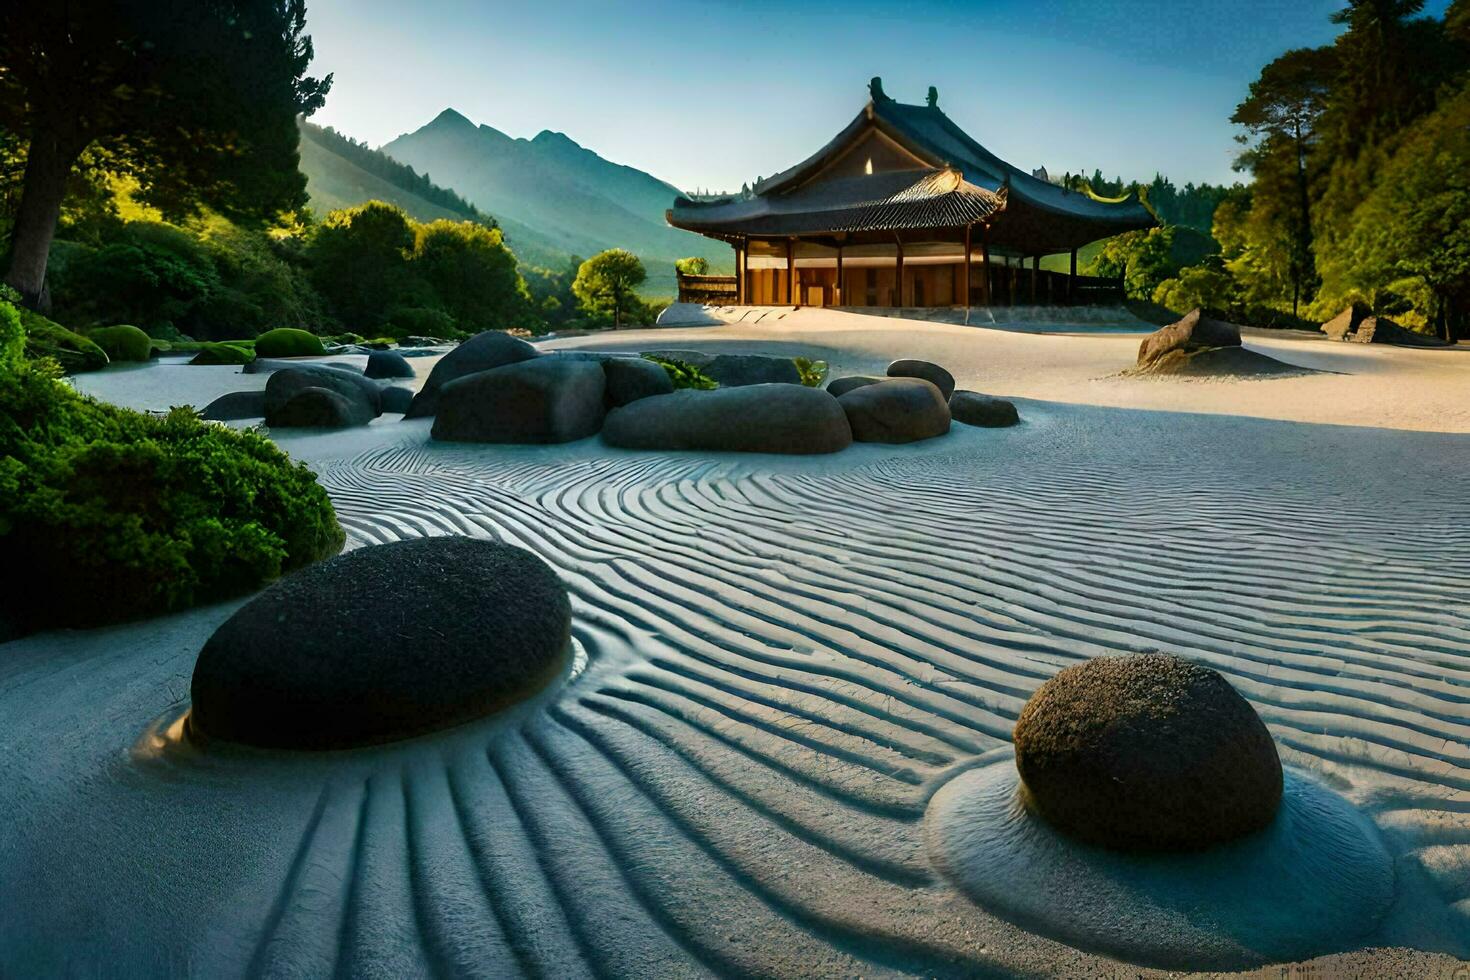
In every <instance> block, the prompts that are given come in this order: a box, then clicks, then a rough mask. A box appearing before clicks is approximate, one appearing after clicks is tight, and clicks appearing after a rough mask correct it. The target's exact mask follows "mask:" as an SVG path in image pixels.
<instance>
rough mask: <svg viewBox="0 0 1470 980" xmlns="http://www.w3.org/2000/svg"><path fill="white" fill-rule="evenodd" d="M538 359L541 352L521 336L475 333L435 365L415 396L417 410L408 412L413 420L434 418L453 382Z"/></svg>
mask: <svg viewBox="0 0 1470 980" xmlns="http://www.w3.org/2000/svg"><path fill="white" fill-rule="evenodd" d="M536 356H537V350H536V348H535V347H532V346H531V345H530V344H528V343H526V342H525V341H524V340H521V339H520V338H519V337H512V336H511V335H510V334H508V333H502V332H500V331H499V330H487V331H485V332H484V333H478V334H475V335H474V336H473V337H471V338H470V339H469V340H466V341H465V342H464V343H462V344H460V345H459V346H458V347H456V348H454V350H452V351H450V352H449V353H447V354H445V355H444V356H443V357H441V358H440V359H439V363H437V364H435V365H434V369H433V370H432V371H430V372H429V376H428V377H427V378H426V379H424V386H423V388H422V389H420V390H419V393H418V394H417V395H416V396H414V400H413V407H412V408H410V409H409V410H408V417H409V418H421V417H422V416H425V415H433V414H434V413H435V412H436V411H438V409H439V392H440V391H441V390H442V389H443V388H444V386H445V385H447V384H449V383H450V382H451V381H455V380H457V379H459V378H463V377H466V376H468V375H471V374H478V373H479V372H481V371H490V370H493V369H494V368H498V367H502V366H504V365H506V364H518V363H520V362H521V361H529V360H530V359H531V358H533V357H536Z"/></svg>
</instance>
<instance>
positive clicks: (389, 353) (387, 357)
mask: <svg viewBox="0 0 1470 980" xmlns="http://www.w3.org/2000/svg"><path fill="white" fill-rule="evenodd" d="M362 373H363V374H364V375H366V376H367V377H369V378H412V377H413V376H414V373H413V365H412V364H410V363H408V358H406V357H404V356H403V355H402V354H400V353H398V352H397V351H393V350H370V351H368V359H367V367H366V368H364V369H363V372H362Z"/></svg>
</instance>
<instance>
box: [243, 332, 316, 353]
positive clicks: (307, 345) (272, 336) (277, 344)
mask: <svg viewBox="0 0 1470 980" xmlns="http://www.w3.org/2000/svg"><path fill="white" fill-rule="evenodd" d="M255 353H256V354H257V355H259V356H260V357H318V356H320V355H322V354H325V353H326V349H325V348H323V347H322V340H321V338H320V337H318V336H317V335H316V334H314V333H307V332H306V331H305V330H297V329H296V328H294V327H278V328H277V329H275V330H267V331H266V332H265V333H263V334H261V335H260V336H259V337H256V338H255Z"/></svg>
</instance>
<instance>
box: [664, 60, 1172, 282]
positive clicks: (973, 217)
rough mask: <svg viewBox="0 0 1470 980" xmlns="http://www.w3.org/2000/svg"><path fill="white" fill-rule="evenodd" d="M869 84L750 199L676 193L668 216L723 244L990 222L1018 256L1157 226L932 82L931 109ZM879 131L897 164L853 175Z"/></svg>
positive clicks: (1140, 210) (996, 245)
mask: <svg viewBox="0 0 1470 980" xmlns="http://www.w3.org/2000/svg"><path fill="white" fill-rule="evenodd" d="M870 91H871V94H872V99H871V101H869V102H868V104H867V105H866V106H864V107H863V110H862V112H860V113H858V115H857V117H856V118H855V119H853V121H852V122H851V123H849V124H848V125H847V127H846V128H844V129H843V130H842V132H840V133H838V134H837V135H836V136H835V137H833V139H832V140H831V141H830V142H829V143H828V144H827V145H826V146H824V147H822V148H821V149H820V150H818V151H817V152H816V153H814V154H812V156H810V157H808V158H807V159H805V160H803V161H802V162H801V163H798V164H797V165H796V166H794V167H791V168H790V169H788V170H785V171H782V172H781V173H778V174H776V175H775V176H772V177H768V178H767V179H765V180H763V181H761V182H759V183H758V184H757V185H756V186H755V188H754V190H753V191H752V193H751V194H750V195H749V196H744V197H729V198H722V199H719V200H714V201H693V200H690V199H688V198H686V197H680V198H678V199H677V200H676V201H675V202H674V206H673V208H671V209H670V210H669V212H668V215H667V217H668V222H669V224H671V225H673V226H674V227H676V228H683V229H685V230H687V231H693V232H698V233H700V234H704V235H708V236H709V237H712V238H718V239H722V240H725V241H737V240H740V239H742V238H747V237H755V238H760V237H772V238H780V237H790V236H800V237H804V238H811V239H822V238H828V237H830V238H831V239H833V240H834V241H836V240H842V241H892V240H893V235H894V233H897V232H903V231H907V230H913V229H924V230H926V231H932V232H933V233H934V234H933V235H932V236H926V237H932V238H937V239H940V240H950V239H952V240H960V239H962V238H963V235H964V228H965V226H966V225H968V224H972V223H981V224H986V225H989V241H990V247H991V249H992V251H995V252H999V253H1010V254H1016V255H1047V254H1052V253H1056V252H1068V251H1071V250H1072V249H1074V248H1079V247H1081V246H1082V245H1085V244H1087V243H1088V242H1092V241H1096V240H1098V239H1100V238H1108V237H1110V236H1112V235H1117V234H1121V233H1123V232H1125V231H1133V230H1136V229H1140V228H1152V227H1154V226H1155V225H1157V224H1158V221H1157V219H1156V218H1155V217H1154V215H1153V213H1152V212H1151V211H1150V210H1149V209H1148V207H1147V206H1146V205H1145V204H1144V203H1143V201H1141V200H1140V199H1139V197H1138V195H1137V194H1136V193H1130V194H1129V195H1127V196H1126V197H1123V198H1121V199H1118V200H1104V199H1102V198H1099V197H1096V196H1095V195H1093V194H1091V193H1089V192H1086V191H1076V190H1069V189H1067V188H1065V187H1059V186H1057V185H1056V184H1052V183H1050V182H1048V181H1045V180H1042V179H1040V178H1037V177H1033V176H1032V175H1031V174H1029V173H1027V172H1025V171H1023V170H1021V169H1020V168H1018V167H1014V166H1012V165H1011V164H1009V163H1007V162H1005V161H1004V160H1002V159H1001V158H1000V157H998V156H996V155H995V154H994V153H991V152H990V151H989V150H987V149H986V148H985V147H983V146H981V145H980V144H979V143H978V142H976V141H975V140H974V139H973V138H971V137H970V135H969V134H967V133H966V132H965V131H964V130H962V129H960V127H959V126H957V125H955V123H954V121H953V120H951V119H950V118H949V117H948V116H946V115H945V114H944V113H943V112H942V111H941V110H940V108H939V106H938V97H937V95H936V93H935V91H934V90H933V89H930V90H929V103H928V104H927V105H906V104H904V103H901V102H895V101H894V100H893V99H891V98H889V97H888V96H886V95H884V94H883V87H882V83H881V81H880V80H879V79H876V78H875V79H873V81H872V83H871V86H870ZM875 131H876V133H878V134H881V136H882V137H885V138H886V139H887V140H888V141H890V142H891V143H892V144H895V145H896V146H897V147H898V148H899V151H900V152H899V154H898V155H897V160H896V163H895V161H894V160H889V161H888V164H889V165H888V166H885V167H884V168H882V169H875V170H874V171H873V172H869V173H859V174H856V175H853V174H851V173H850V172H849V171H850V170H851V168H850V167H848V168H844V167H843V166H842V161H843V159H844V158H845V157H847V156H848V154H849V152H850V151H853V150H855V149H856V148H858V147H859V146H860V145H863V144H865V143H866V142H867V141H870V140H872V139H873V138H874V132H875Z"/></svg>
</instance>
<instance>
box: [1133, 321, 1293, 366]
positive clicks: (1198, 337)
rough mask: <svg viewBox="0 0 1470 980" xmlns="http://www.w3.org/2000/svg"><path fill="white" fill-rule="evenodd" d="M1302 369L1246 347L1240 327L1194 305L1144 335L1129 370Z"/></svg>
mask: <svg viewBox="0 0 1470 980" xmlns="http://www.w3.org/2000/svg"><path fill="white" fill-rule="evenodd" d="M1305 370H1306V369H1305V368H1299V367H1296V366H1294V365H1291V364H1286V363H1284V362H1282V361H1278V360H1276V359H1275V358H1274V357H1268V356H1266V355H1265V354H1262V353H1260V352H1258V351H1253V350H1247V349H1246V348H1245V347H1243V346H1242V345H1241V342H1240V327H1238V326H1236V325H1235V324H1233V323H1227V322H1226V321H1224V320H1217V319H1215V318H1214V317H1211V316H1209V315H1208V314H1206V313H1205V312H1204V311H1202V310H1199V309H1195V310H1191V311H1190V312H1189V313H1187V314H1185V315H1184V316H1183V317H1182V318H1181V319H1179V320H1178V321H1176V322H1174V323H1171V324H1169V325H1168V326H1167V327H1164V328H1163V329H1161V330H1156V331H1155V332H1153V333H1151V334H1149V335H1148V336H1147V337H1145V338H1144V339H1143V343H1142V344H1140V345H1139V347H1138V363H1137V364H1136V365H1135V366H1134V368H1133V369H1132V371H1131V372H1130V373H1133V374H1145V375H1178V376H1185V377H1215V378H1219V377H1262V376H1266V375H1273V374H1299V373H1303V372H1304V371H1305Z"/></svg>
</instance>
